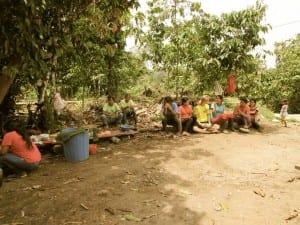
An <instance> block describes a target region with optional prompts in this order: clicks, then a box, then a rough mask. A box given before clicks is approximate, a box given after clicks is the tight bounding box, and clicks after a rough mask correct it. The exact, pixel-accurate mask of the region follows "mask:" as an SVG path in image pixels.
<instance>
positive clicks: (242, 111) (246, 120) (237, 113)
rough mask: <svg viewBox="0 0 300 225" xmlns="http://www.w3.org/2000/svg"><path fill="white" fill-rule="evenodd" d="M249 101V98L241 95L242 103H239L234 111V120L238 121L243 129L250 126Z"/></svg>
mask: <svg viewBox="0 0 300 225" xmlns="http://www.w3.org/2000/svg"><path fill="white" fill-rule="evenodd" d="M247 103H248V99H247V98H245V97H241V98H240V104H238V105H237V106H236V107H235V108H234V111H233V122H235V123H237V125H238V126H239V127H241V129H242V131H243V130H245V129H249V126H250V108H249V106H248V105H247ZM241 129H240V130H241Z"/></svg>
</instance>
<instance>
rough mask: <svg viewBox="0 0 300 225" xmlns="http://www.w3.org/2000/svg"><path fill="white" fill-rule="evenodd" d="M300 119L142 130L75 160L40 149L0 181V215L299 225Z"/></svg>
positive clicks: (43, 224)
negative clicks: (219, 130) (218, 130)
mask: <svg viewBox="0 0 300 225" xmlns="http://www.w3.org/2000/svg"><path fill="white" fill-rule="evenodd" d="M299 134H300V126H299V124H298V125H297V124H292V125H290V127H289V128H279V127H278V124H268V125H266V128H265V130H264V132H263V133H258V132H254V131H253V132H252V131H251V133H250V134H241V133H230V134H206V135H204V134H202V135H199V134H194V135H191V136H189V137H176V136H174V135H173V134H171V133H170V134H167V135H166V134H165V133H161V132H157V133H142V134H139V135H137V136H136V137H134V138H131V139H122V141H121V142H120V143H119V144H112V143H109V142H101V143H99V144H98V146H97V149H98V153H97V154H96V155H92V156H90V157H89V159H88V160H85V161H83V162H80V163H70V162H67V161H65V159H64V158H63V156H62V155H51V154H45V155H44V156H43V163H42V164H41V168H40V169H39V170H38V171H36V172H34V173H32V174H30V175H29V176H28V177H25V178H18V179H11V180H7V179H6V182H4V184H3V186H2V188H1V189H0V203H1V204H0V224H1V225H4V224H9V225H13V224H14V225H16V224H20V225H27V224H28V225H65V224H79V225H81V224H82V225H112V224H118V225H127V224H141V225H146V224H147V225H148V224H149V225H150V224H151V225H153V224H158V225H233V224H237V225H281V224H291V225H299V224H300V191H299V190H300V179H299V177H300V170H297V169H295V168H294V166H295V165H299V164H300V139H299Z"/></svg>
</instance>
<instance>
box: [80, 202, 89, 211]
mask: <svg viewBox="0 0 300 225" xmlns="http://www.w3.org/2000/svg"><path fill="white" fill-rule="evenodd" d="M80 206H81V207H82V208H84V209H86V210H88V209H89V208H88V207H87V206H86V205H84V204H83V203H81V204H80Z"/></svg>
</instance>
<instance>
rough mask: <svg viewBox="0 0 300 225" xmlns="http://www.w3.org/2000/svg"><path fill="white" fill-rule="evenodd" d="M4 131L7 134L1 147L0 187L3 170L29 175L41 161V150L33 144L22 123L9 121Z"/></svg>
mask: <svg viewBox="0 0 300 225" xmlns="http://www.w3.org/2000/svg"><path fill="white" fill-rule="evenodd" d="M3 129H4V132H5V134H4V137H3V140H2V143H1V146H0V185H1V184H2V178H3V169H7V168H8V169H11V170H14V171H16V172H18V173H21V172H23V173H24V172H25V173H27V172H30V171H33V170H35V169H37V168H38V165H39V163H40V161H41V153H40V151H39V149H38V148H37V146H36V145H35V144H34V143H32V141H31V140H30V137H29V135H28V134H27V133H26V130H25V128H24V127H23V126H22V124H21V123H20V122H18V121H8V122H7V123H5V124H4V127H3Z"/></svg>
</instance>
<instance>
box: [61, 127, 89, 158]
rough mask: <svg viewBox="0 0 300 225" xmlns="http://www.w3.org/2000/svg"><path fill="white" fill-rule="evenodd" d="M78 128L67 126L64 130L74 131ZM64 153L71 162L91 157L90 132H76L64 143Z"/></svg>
mask: <svg viewBox="0 0 300 225" xmlns="http://www.w3.org/2000/svg"><path fill="white" fill-rule="evenodd" d="M74 131H76V128H65V129H63V130H62V132H74ZM63 146H64V155H65V158H66V160H68V161H70V162H79V161H83V160H86V159H88V157H89V134H88V132H87V131H85V132H82V133H79V134H75V135H74V136H72V137H71V138H70V139H69V140H68V141H66V142H64V143H63Z"/></svg>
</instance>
